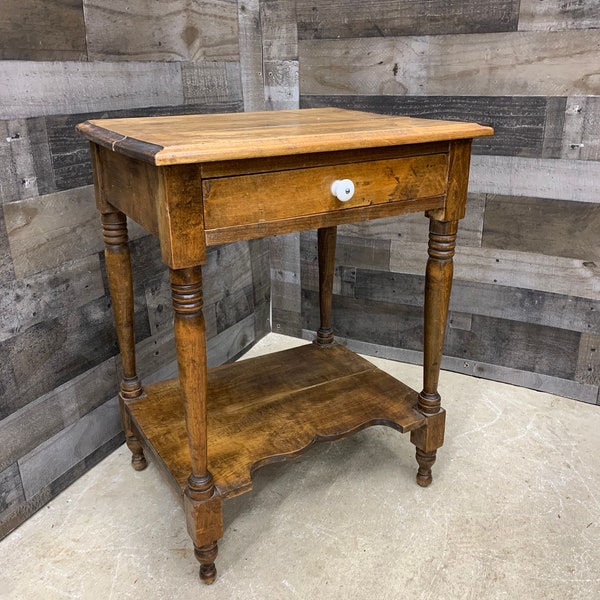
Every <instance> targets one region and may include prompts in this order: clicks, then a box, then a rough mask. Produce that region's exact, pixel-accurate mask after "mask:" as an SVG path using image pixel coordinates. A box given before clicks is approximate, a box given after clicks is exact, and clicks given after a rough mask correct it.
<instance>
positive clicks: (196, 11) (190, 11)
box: [84, 0, 239, 61]
mask: <svg viewBox="0 0 600 600" xmlns="http://www.w3.org/2000/svg"><path fill="white" fill-rule="evenodd" d="M84 4H85V16H86V33H87V48H88V57H89V60H94V61H98V60H111V61H125V60H128V61H131V60H143V61H153V60H155V61H185V60H190V61H201V60H215V59H216V60H238V58H239V49H238V23H237V5H236V2H235V1H233V0H211V1H208V0H197V1H195V2H189V1H188V0H168V1H167V2H164V1H163V2H152V1H150V0H130V1H129V2H127V3H126V4H120V3H117V4H115V3H114V2H112V1H111V0H85V2H84ZM134 31H135V35H132V32H134Z"/></svg>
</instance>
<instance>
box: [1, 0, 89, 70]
mask: <svg viewBox="0 0 600 600" xmlns="http://www.w3.org/2000/svg"><path fill="white" fill-rule="evenodd" d="M0 60H86V46H85V26H84V22H83V6H82V0H3V1H2V11H0Z"/></svg>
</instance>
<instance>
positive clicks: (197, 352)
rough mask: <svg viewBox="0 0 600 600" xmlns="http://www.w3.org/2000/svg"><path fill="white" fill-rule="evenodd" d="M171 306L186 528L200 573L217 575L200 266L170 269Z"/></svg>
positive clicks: (217, 524)
mask: <svg viewBox="0 0 600 600" xmlns="http://www.w3.org/2000/svg"><path fill="white" fill-rule="evenodd" d="M171 295H172V299H173V308H174V311H175V323H174V328H175V345H176V349H177V363H178V366H179V382H180V386H181V395H182V397H183V406H184V411H185V421H186V427H187V434H188V443H189V449H190V458H191V474H190V477H189V479H188V483H187V487H186V489H185V494H184V508H185V514H186V520H187V528H188V532H189V534H190V536H191V538H192V540H193V542H194V553H195V556H196V558H197V560H198V562H200V579H201V580H202V581H203V582H204V583H212V582H213V581H214V580H215V578H216V576H217V570H216V568H215V559H216V557H217V552H218V548H217V540H218V539H219V538H221V537H222V536H223V521H222V511H221V498H220V497H219V496H218V494H217V491H216V489H215V486H214V483H213V478H212V475H211V473H210V472H209V470H208V447H207V428H206V426H207V393H208V387H207V368H206V326H205V323H204V315H203V314H202V306H203V300H202V269H201V267H199V266H198V267H191V268H187V269H177V270H174V269H172V270H171Z"/></svg>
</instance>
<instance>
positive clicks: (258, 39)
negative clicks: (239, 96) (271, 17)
mask: <svg viewBox="0 0 600 600" xmlns="http://www.w3.org/2000/svg"><path fill="white" fill-rule="evenodd" d="M238 30H239V45H240V67H241V74H242V91H243V97H244V110H245V111H246V112H251V111H259V110H264V109H265V91H264V77H263V41H262V30H261V25H260V2H259V0H239V2H238Z"/></svg>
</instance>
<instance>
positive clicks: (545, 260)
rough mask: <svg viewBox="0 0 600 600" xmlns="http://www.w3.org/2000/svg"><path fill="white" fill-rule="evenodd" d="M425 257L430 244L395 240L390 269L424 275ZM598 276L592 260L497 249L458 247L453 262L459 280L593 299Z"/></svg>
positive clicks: (599, 291) (598, 292)
mask: <svg viewBox="0 0 600 600" xmlns="http://www.w3.org/2000/svg"><path fill="white" fill-rule="evenodd" d="M426 259H427V244H402V243H400V242H392V248H391V259H390V270H391V271H394V272H399V273H412V274H413V275H421V274H423V273H425V263H426ZM599 275H600V265H596V264H595V263H593V262H589V261H581V260H578V259H573V258H562V257H560V256H544V255H542V254H538V253H530V252H516V251H514V250H497V249H495V248H460V247H458V248H457V251H456V259H455V262H454V277H455V278H456V279H463V280H466V281H478V282H480V283H491V284H498V285H506V286H511V287H517V288H525V289H530V290H539V291H543V292H551V293H554V294H562V295H565V296H570V295H573V294H574V293H576V295H577V296H579V297H580V298H590V299H592V300H594V299H597V298H598V297H599V296H600V276H599ZM575 290H576V292H575Z"/></svg>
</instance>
